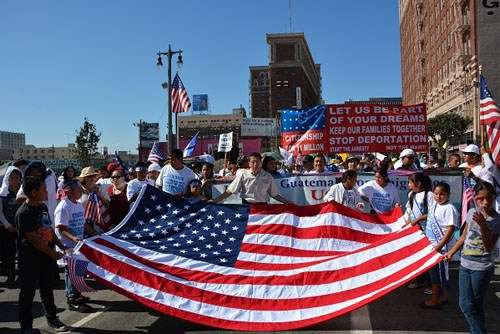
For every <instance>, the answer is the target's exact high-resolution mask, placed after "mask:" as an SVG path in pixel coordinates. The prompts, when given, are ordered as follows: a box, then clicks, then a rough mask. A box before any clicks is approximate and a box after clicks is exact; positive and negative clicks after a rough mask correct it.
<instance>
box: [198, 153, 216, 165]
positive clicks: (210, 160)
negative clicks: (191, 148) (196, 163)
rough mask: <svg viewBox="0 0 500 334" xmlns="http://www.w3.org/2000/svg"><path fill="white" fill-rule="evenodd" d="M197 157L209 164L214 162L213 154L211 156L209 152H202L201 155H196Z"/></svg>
mask: <svg viewBox="0 0 500 334" xmlns="http://www.w3.org/2000/svg"><path fill="white" fill-rule="evenodd" d="M198 159H200V160H201V161H204V162H206V163H209V164H211V165H214V164H215V159H214V157H213V156H211V155H210V154H203V155H200V156H199V157H198Z"/></svg>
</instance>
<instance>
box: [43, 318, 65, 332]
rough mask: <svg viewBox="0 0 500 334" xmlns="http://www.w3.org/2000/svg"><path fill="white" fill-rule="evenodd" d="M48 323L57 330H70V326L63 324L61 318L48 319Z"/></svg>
mask: <svg viewBox="0 0 500 334" xmlns="http://www.w3.org/2000/svg"><path fill="white" fill-rule="evenodd" d="M47 325H49V327H50V328H52V329H53V330H55V331H56V332H67V331H68V330H69V328H68V326H66V325H65V324H63V323H62V322H61V320H59V318H54V319H47Z"/></svg>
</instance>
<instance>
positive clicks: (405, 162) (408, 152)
mask: <svg viewBox="0 0 500 334" xmlns="http://www.w3.org/2000/svg"><path fill="white" fill-rule="evenodd" d="M416 156H417V155H416V154H415V151H414V150H412V149H411V148H407V149H404V150H403V151H401V153H400V154H399V160H398V161H396V162H395V163H394V169H396V170H397V169H401V170H418V167H417V165H416V164H415V158H416Z"/></svg>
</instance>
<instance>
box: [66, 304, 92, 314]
mask: <svg viewBox="0 0 500 334" xmlns="http://www.w3.org/2000/svg"><path fill="white" fill-rule="evenodd" d="M68 309H69V310H70V311H75V312H80V313H89V312H91V311H92V308H91V307H90V306H88V305H87V304H85V303H83V302H74V301H68Z"/></svg>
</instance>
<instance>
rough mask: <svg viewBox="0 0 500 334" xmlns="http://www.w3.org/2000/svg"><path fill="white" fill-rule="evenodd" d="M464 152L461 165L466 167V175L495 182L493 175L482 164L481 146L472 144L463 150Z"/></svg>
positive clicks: (491, 182)
mask: <svg viewBox="0 0 500 334" xmlns="http://www.w3.org/2000/svg"><path fill="white" fill-rule="evenodd" d="M462 153H463V154H464V163H462V164H461V165H460V167H461V168H465V176H467V177H471V178H473V179H480V180H482V181H485V182H488V183H490V184H493V175H492V174H491V173H490V171H489V170H488V169H487V168H485V167H483V165H482V164H481V152H480V151H479V147H478V146H477V145H474V144H470V145H468V146H467V147H466V148H465V149H463V150H462ZM476 181H477V180H476Z"/></svg>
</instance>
